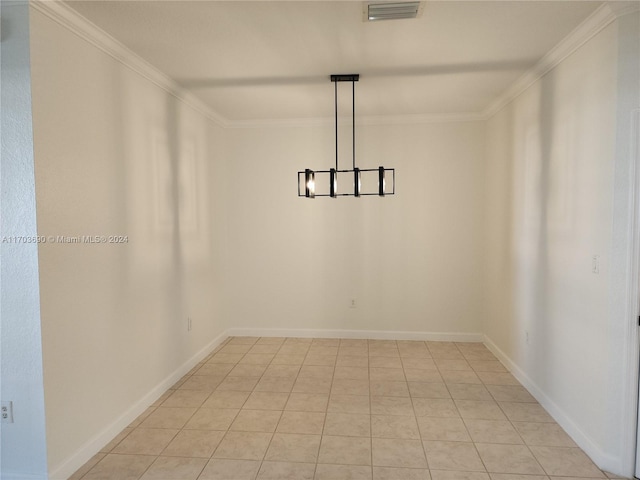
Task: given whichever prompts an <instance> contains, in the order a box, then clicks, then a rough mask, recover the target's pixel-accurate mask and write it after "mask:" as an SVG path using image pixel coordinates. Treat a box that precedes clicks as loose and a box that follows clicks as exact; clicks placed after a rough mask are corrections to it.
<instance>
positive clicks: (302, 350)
mask: <svg viewBox="0 0 640 480" xmlns="http://www.w3.org/2000/svg"><path fill="white" fill-rule="evenodd" d="M307 350H309V345H305V344H285V345H283V346H282V347H280V350H278V354H281V355H299V354H303V355H306V354H307Z"/></svg>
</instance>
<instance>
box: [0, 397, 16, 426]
mask: <svg viewBox="0 0 640 480" xmlns="http://www.w3.org/2000/svg"><path fill="white" fill-rule="evenodd" d="M0 412H1V414H2V423H13V402H2V403H1V406H0Z"/></svg>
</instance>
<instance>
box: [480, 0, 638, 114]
mask: <svg viewBox="0 0 640 480" xmlns="http://www.w3.org/2000/svg"><path fill="white" fill-rule="evenodd" d="M638 8H639V6H638V2H607V3H604V4H603V5H601V6H600V7H598V9H596V10H595V11H594V12H593V13H592V14H591V15H590V16H589V17H587V18H586V19H585V20H584V21H583V22H582V23H581V24H580V25H578V26H577V27H576V28H575V29H574V30H573V31H572V32H571V33H569V35H567V36H566V37H564V38H563V39H562V40H560V42H559V43H558V44H557V45H556V46H555V47H553V48H552V49H551V50H549V52H547V54H546V55H545V56H544V57H542V58H541V59H540V60H539V61H538V63H536V64H535V65H534V66H533V67H532V68H531V69H530V70H528V71H527V72H525V73H524V74H523V75H522V76H521V77H520V78H519V79H518V80H516V81H515V82H514V83H513V84H511V86H510V87H509V88H507V90H505V91H504V93H502V95H500V96H499V97H498V98H497V99H496V100H494V101H493V102H492V103H491V104H490V105H489V106H488V107H487V108H486V109H485V110H484V112H483V113H482V116H483V117H484V118H485V119H489V118H491V117H492V116H493V115H495V114H496V113H498V112H499V111H500V110H502V109H503V108H504V107H505V106H507V105H508V104H509V103H511V102H512V101H513V100H515V99H516V98H518V97H519V96H520V95H521V94H522V93H524V92H525V91H526V90H527V89H528V88H529V87H530V86H531V85H533V84H534V83H535V82H536V81H538V80H539V79H540V78H542V77H543V76H544V75H546V74H547V73H548V72H549V71H551V70H553V69H554V68H555V67H557V66H558V65H559V64H560V63H561V62H562V61H563V60H565V59H566V58H567V57H568V56H570V55H571V54H573V53H574V52H575V51H576V50H578V49H579V48H580V47H581V46H582V45H584V44H585V43H587V42H588V41H589V40H590V39H591V38H593V37H594V36H596V35H597V34H598V33H599V32H600V31H601V30H602V29H603V28H605V27H606V26H607V25H609V24H610V23H611V22H613V21H614V20H616V19H617V18H618V17H621V16H622V15H626V14H628V13H631V12H633V11H635V10H638Z"/></svg>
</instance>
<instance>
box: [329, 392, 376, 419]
mask: <svg viewBox="0 0 640 480" xmlns="http://www.w3.org/2000/svg"><path fill="white" fill-rule="evenodd" d="M370 410H371V409H370V402H369V396H368V395H337V394H334V395H331V397H330V398H329V406H328V409H327V411H329V412H333V413H364V414H369V413H370Z"/></svg>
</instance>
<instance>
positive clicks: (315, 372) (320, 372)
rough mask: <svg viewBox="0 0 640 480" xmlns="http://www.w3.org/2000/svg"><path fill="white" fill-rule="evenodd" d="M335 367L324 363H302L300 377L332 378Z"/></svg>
mask: <svg viewBox="0 0 640 480" xmlns="http://www.w3.org/2000/svg"><path fill="white" fill-rule="evenodd" d="M333 370H334V367H329V366H324V365H302V368H300V373H299V374H298V378H332V377H333Z"/></svg>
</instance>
